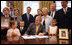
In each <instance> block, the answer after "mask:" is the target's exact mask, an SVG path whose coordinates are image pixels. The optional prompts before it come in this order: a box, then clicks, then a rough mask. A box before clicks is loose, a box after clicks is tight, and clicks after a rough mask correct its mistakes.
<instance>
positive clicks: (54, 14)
mask: <svg viewBox="0 0 72 45" xmlns="http://www.w3.org/2000/svg"><path fill="white" fill-rule="evenodd" d="M48 15H49V16H51V17H52V18H53V19H55V16H56V15H57V11H56V4H55V3H52V4H51V12H48Z"/></svg>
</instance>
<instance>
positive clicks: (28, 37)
mask: <svg viewBox="0 0 72 45" xmlns="http://www.w3.org/2000/svg"><path fill="white" fill-rule="evenodd" d="M22 38H24V39H37V38H48V36H38V35H30V36H22Z"/></svg>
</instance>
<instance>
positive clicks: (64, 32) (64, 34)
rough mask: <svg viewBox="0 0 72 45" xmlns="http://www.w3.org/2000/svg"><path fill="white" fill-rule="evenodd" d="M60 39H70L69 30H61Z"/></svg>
mask: <svg viewBox="0 0 72 45" xmlns="http://www.w3.org/2000/svg"><path fill="white" fill-rule="evenodd" d="M59 39H69V34H68V29H59Z"/></svg>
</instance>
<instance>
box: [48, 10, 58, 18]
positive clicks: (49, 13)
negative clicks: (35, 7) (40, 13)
mask: <svg viewBox="0 0 72 45" xmlns="http://www.w3.org/2000/svg"><path fill="white" fill-rule="evenodd" d="M48 15H49V16H50V15H51V12H48ZM56 15H57V11H55V15H54V17H53V19H55V18H56Z"/></svg>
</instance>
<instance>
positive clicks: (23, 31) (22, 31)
mask: <svg viewBox="0 0 72 45" xmlns="http://www.w3.org/2000/svg"><path fill="white" fill-rule="evenodd" d="M17 28H18V29H19V31H20V33H21V35H23V34H24V33H25V31H26V30H25V27H24V28H23V29H22V30H21V29H20V26H18V27H17Z"/></svg>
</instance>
